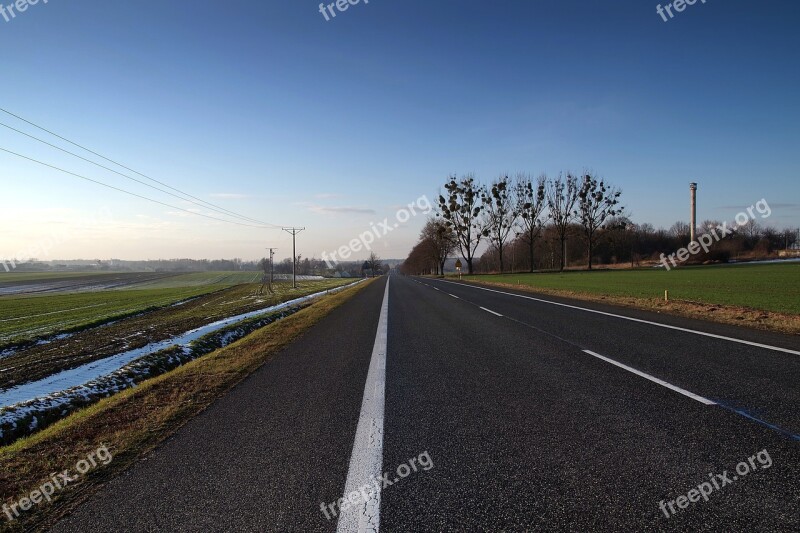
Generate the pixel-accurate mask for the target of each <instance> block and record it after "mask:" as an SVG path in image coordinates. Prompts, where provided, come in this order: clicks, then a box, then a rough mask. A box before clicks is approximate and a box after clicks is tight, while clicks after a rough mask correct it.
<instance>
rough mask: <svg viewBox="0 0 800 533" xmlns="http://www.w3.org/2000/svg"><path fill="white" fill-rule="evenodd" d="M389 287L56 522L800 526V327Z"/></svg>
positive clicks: (420, 527) (411, 283) (424, 283)
mask: <svg viewBox="0 0 800 533" xmlns="http://www.w3.org/2000/svg"><path fill="white" fill-rule="evenodd" d="M386 283H387V281H386V280H385V279H384V280H380V281H378V282H376V283H373V284H372V285H371V286H369V287H367V288H366V289H365V290H364V291H362V292H361V293H359V294H358V295H356V296H355V297H354V298H353V299H351V300H350V301H349V302H348V303H346V304H345V305H344V306H342V307H341V308H339V309H337V310H336V311H334V312H333V313H332V314H331V315H329V316H328V317H327V318H326V319H324V320H323V321H321V322H320V323H319V324H318V325H317V326H315V327H314V328H313V329H312V330H311V331H309V332H308V333H307V334H306V335H304V336H303V337H302V338H301V339H299V340H298V341H296V342H295V343H293V344H292V345H291V346H289V347H288V348H286V349H285V350H283V351H282V352H281V353H279V354H278V355H276V356H275V357H273V358H271V359H270V361H269V362H268V363H267V364H265V365H264V366H263V367H262V368H261V369H260V370H259V371H257V372H256V373H255V374H253V375H252V376H250V378H248V379H247V380H246V381H244V382H243V383H242V384H241V385H239V386H238V387H236V388H235V389H234V390H233V391H231V392H230V393H229V394H228V395H226V396H225V397H224V398H222V399H220V400H219V401H218V402H216V403H215V404H214V405H213V406H212V407H211V408H209V409H208V410H207V411H206V412H204V413H203V414H202V415H200V416H199V417H197V418H196V419H194V420H192V421H191V422H190V423H189V424H187V425H186V426H185V427H184V428H182V429H181V430H180V431H179V432H178V433H177V434H176V435H175V436H174V437H173V438H171V439H170V440H169V441H167V442H166V443H164V444H163V445H162V446H161V447H160V448H159V449H157V450H156V451H154V452H153V453H152V454H151V455H150V456H149V457H148V458H147V459H146V460H144V461H142V462H140V463H138V464H137V465H135V466H134V467H133V468H131V469H130V470H129V471H128V473H127V474H125V475H123V476H121V477H119V478H117V479H115V480H113V481H111V482H109V483H108V484H107V485H106V486H105V487H103V488H102V489H101V490H100V491H99V492H98V493H97V494H96V495H95V496H93V497H92V498H91V499H90V500H89V501H88V502H87V503H86V504H84V505H83V506H82V507H80V508H79V509H77V510H76V511H75V513H73V515H72V516H70V517H68V518H67V519H65V520H63V521H62V522H61V523H60V524H59V525H58V526H57V528H56V529H57V530H59V531H119V530H125V531H335V530H336V529H337V526H338V527H339V530H340V531H350V530H357V529H358V528H359V524H360V528H361V530H369V529H368V528H369V527H372V528H373V530H374V529H377V527H376V526H377V525H378V524H379V527H380V529H381V530H384V531H523V530H526V531H537V530H538V531H543V530H548V531H551V530H571V531H585V530H619V529H623V528H625V529H633V530H686V529H693V530H709V531H711V530H713V531H739V530H742V531H743V530H747V531H759V530H763V531H797V530H800V480H798V476H797V473H798V471H799V470H800V436H799V435H800V410H798V406H800V342H798V340H797V338H796V337H789V336H782V335H775V334H768V333H762V332H755V331H750V330H746V329H743V328H735V327H728V326H721V325H715V324H711V323H704V322H699V321H694V320H688V319H681V318H676V317H666V316H662V315H660V314H655V313H647V312H639V311H632V310H627V309H620V308H615V307H610V306H602V305H595V304H588V303H584V302H575V301H569V300H564V299H557V298H552V297H542V298H540V299H532V298H531V295H530V294H529V293H515V291H506V290H502V291H498V290H484V289H480V288H478V287H474V286H466V285H462V284H458V283H452V282H445V281H439V280H431V279H418V278H407V277H403V276H394V275H393V276H391V281H390V282H389V288H388V291H385V285H386ZM386 298H388V301H386V302H385V299H386ZM384 303H386V305H385V310H384V311H383V315H384V319H383V320H379V318H380V317H381V316H382V306H384ZM665 326H667V327H665ZM737 469H738V471H737ZM381 472H382V473H386V476H385V479H386V483H385V484H384V483H378V485H379V486H380V487H381V489H380V491H378V490H376V489H375V488H374V484H373V485H372V486H371V487H369V488H365V489H364V490H362V491H361V492H362V494H363V496H365V497H359V495H358V493H355V495H353V494H351V495H350V496H351V497H352V498H353V504H352V505H350V504H344V505H342V506H341V507H343V508H344V509H341V508H340V506H339V505H338V504H337V503H334V502H336V501H337V500H338V499H339V498H342V497H343V496H344V497H346V496H347V494H345V493H346V492H347V493H349V492H351V490H352V489H353V488H354V487H356V486H358V485H359V482H360V481H362V480H363V479H364V476H367V475H372V474H373V473H378V475H380V473H381ZM323 508H324V511H323ZM340 511H341V519H340V518H339V513H340ZM673 511H674V512H673ZM326 514H327V515H328V517H329V518H326ZM334 514H335V515H336V516H334Z"/></svg>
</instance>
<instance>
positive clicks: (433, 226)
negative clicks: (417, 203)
mask: <svg viewBox="0 0 800 533" xmlns="http://www.w3.org/2000/svg"><path fill="white" fill-rule="evenodd" d="M419 238H420V240H421V241H429V242H430V247H429V250H430V251H429V253H430V254H431V256H432V257H431V259H432V260H433V261H434V263H435V264H436V270H437V272H436V273H437V274H442V275H444V264H445V262H447V258H448V257H450V254H451V253H453V251H454V250H455V248H456V238H455V234H454V233H453V230H452V228H450V226H448V225H447V224H446V223H445V222H443V221H441V220H437V219H435V218H429V219H428V221H427V222H426V223H425V226H423V228H422V232H421V233H420V236H419Z"/></svg>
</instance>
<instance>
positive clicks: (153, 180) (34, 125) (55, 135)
mask: <svg viewBox="0 0 800 533" xmlns="http://www.w3.org/2000/svg"><path fill="white" fill-rule="evenodd" d="M0 111H2V112H3V113H5V114H7V115H11V116H12V117H14V118H16V119H19V120H21V121H22V122H25V123H26V124H30V125H31V126H33V127H34V128H38V129H40V130H42V131H44V132H46V133H49V134H50V135H52V136H54V137H57V138H59V139H61V140H62V141H65V142H68V143H69V144H71V145H73V146H77V147H78V148H80V149H81V150H85V151H87V152H89V153H90V154H93V155H95V156H97V157H99V158H101V159H103V160H105V161H108V162H109V163H113V164H114V165H117V166H118V167H121V168H124V169H125V170H127V171H129V172H133V173H134V174H136V175H138V176H141V177H143V178H145V179H148V180H150V181H152V182H154V183H158V184H159V185H162V186H164V187H166V188H168V189H171V190H173V191H175V192H179V193H181V194H182V195H184V196H187V197H189V198H192V199H193V200H197V201H198V202H202V203H204V204H206V205H208V206H213V207H215V208H217V209H221V210H223V211H226V212H227V213H229V214H231V215H235V216H237V217H239V218H243V219H247V220H251V221H253V222H257V223H259V224H264V225H266V226H273V227H275V228H278V227H279V226H276V225H275V224H269V223H266V222H262V221H260V220H256V219H252V218H250V217H245V216H243V215H239V214H237V213H235V212H233V211H230V210H228V209H225V208H224V207H221V206H218V205H216V204H212V203H211V202H207V201H205V200H201V199H200V198H197V197H196V196H192V195H191V194H189V193H187V192H184V191H182V190H180V189H177V188H175V187H172V186H170V185H167V184H166V183H164V182H162V181H159V180H157V179H155V178H151V177H150V176H148V175H146V174H142V173H141V172H139V171H137V170H134V169H132V168H129V167H127V166H125V165H123V164H122V163H118V162H117V161H114V160H113V159H110V158H108V157H106V156H104V155H102V154H99V153H97V152H95V151H94V150H91V149H89V148H87V147H85V146H83V145H80V144H78V143H76V142H74V141H71V140H69V139H67V138H66V137H62V136H61V135H59V134H57V133H55V132H53V131H50V130H48V129H47V128H44V127H42V126H39V125H38V124H35V123H34V122H31V121H30V120H27V119H25V118H22V117H21V116H19V115H16V114H14V113H12V112H11V111H8V110H7V109H3V108H2V107H0ZM11 129H13V128H11ZM16 131H19V130H16ZM20 133H22V132H20ZM23 135H27V134H26V133H23ZM29 137H30V135H29ZM37 140H38V139H37ZM43 142H44V141H43ZM47 144H49V143H47ZM51 146H53V145H51ZM56 148H58V147H56ZM73 155H74V154H73ZM76 157H80V156H76ZM90 162H92V161H90ZM92 163H93V162H92ZM95 164H97V163H95ZM126 177H127V176H126ZM131 179H132V178H131ZM162 192H163V191H162ZM181 199H182V200H185V201H188V200H186V199H185V198H181ZM192 203H194V202H192Z"/></svg>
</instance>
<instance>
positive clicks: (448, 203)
mask: <svg viewBox="0 0 800 533" xmlns="http://www.w3.org/2000/svg"><path fill="white" fill-rule="evenodd" d="M444 188H445V194H444V195H442V194H440V195H439V213H438V216H441V217H442V218H443V219H444V221H445V224H447V226H448V227H449V228H450V229H452V231H453V236H454V237H455V240H456V244H457V245H458V249H459V251H460V252H461V255H462V257H464V260H465V261H466V262H467V271H468V273H470V274H472V272H473V268H472V261H473V259H474V257H475V251H476V250H477V249H478V245H480V243H481V239H483V237H486V236H488V233H489V232H488V230H487V229H486V228H485V226H484V220H483V217H482V216H481V214H482V213H483V210H484V208H485V206H484V204H483V201H482V200H481V196H482V193H484V188H483V187H482V186H480V185H478V183H477V182H476V181H475V177H474V176H472V175H470V174H468V175H466V176H464V177H463V178H461V179H458V178H457V177H456V176H451V177H450V179H449V181H448V182H447V183H446V184H445V186H444Z"/></svg>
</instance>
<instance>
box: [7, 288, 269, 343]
mask: <svg viewBox="0 0 800 533" xmlns="http://www.w3.org/2000/svg"><path fill="white" fill-rule="evenodd" d="M110 276H113V274H112V275H110ZM260 276H261V275H260V273H257V272H207V273H206V272H203V273H191V274H180V275H175V276H170V277H164V278H162V279H157V280H154V281H146V282H144V283H140V282H135V283H132V284H131V285H130V286H129V287H125V286H121V287H115V288H114V289H113V290H98V291H86V292H69V291H65V292H45V293H41V294H40V293H36V292H33V293H24V294H11V295H3V296H0V347H2V346H8V345H10V344H16V343H20V342H26V341H32V340H36V339H41V338H45V337H48V336H51V335H54V334H58V333H62V332H66V331H73V330H78V329H83V328H85V327H88V326H91V325H95V324H100V323H103V322H107V321H109V320H113V319H117V318H122V317H125V316H130V315H133V314H136V313H141V312H143V311H147V310H152V309H156V308H160V307H166V306H169V305H172V304H174V303H177V302H180V301H182V300H186V299H188V298H193V297H195V296H201V295H203V294H208V293H211V292H214V291H217V290H221V289H225V288H227V287H231V286H234V285H238V284H243V283H251V282H253V281H254V280H255V279H260ZM64 277H65V275H64V274H49V273H48V274H13V275H10V276H8V277H0V282H3V281H6V282H8V281H13V282H31V283H32V284H36V283H47V282H49V281H51V280H54V279H63V278H64ZM67 277H68V278H71V279H75V280H81V279H83V278H86V279H91V280H92V281H102V279H103V278H105V277H106V275H105V274H101V275H98V274H94V273H93V274H82V275H80V274H69V275H68V276H67ZM134 281H135V280H134ZM256 286H257V285H256ZM254 290H255V289H254Z"/></svg>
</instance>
